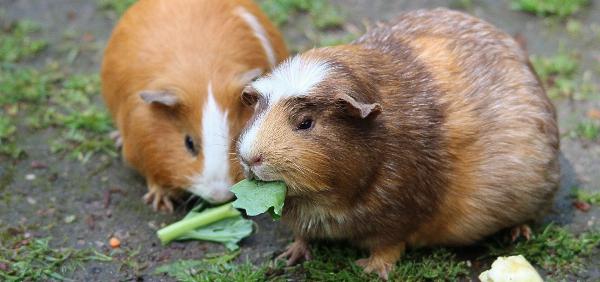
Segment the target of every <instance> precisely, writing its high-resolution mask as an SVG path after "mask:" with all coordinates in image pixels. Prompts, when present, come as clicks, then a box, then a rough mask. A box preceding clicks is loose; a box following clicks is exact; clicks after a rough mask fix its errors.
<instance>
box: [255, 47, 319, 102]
mask: <svg viewBox="0 0 600 282" xmlns="http://www.w3.org/2000/svg"><path fill="white" fill-rule="evenodd" d="M330 70H331V66H330V64H329V63H328V62H326V61H323V60H319V59H306V58H303V57H301V56H295V57H293V58H291V59H287V60H285V62H283V63H281V64H280V65H279V66H277V67H276V68H275V69H274V70H273V72H272V73H271V74H270V75H268V76H266V77H262V78H259V79H258V80H257V81H255V82H254V83H252V87H254V89H256V91H258V93H260V95H262V96H263V97H264V98H265V99H267V101H268V103H269V105H275V104H276V103H277V101H279V100H282V99H285V98H289V97H301V96H306V95H308V94H309V93H310V91H311V90H312V88H313V87H315V86H316V85H317V84H319V83H320V82H321V81H323V80H324V79H325V78H327V75H328V74H329V72H330Z"/></svg>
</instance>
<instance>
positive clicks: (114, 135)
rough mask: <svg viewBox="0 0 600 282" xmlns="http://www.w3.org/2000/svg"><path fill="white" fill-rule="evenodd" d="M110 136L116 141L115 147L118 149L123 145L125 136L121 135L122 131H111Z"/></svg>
mask: <svg viewBox="0 0 600 282" xmlns="http://www.w3.org/2000/svg"><path fill="white" fill-rule="evenodd" d="M108 136H109V137H110V139H112V140H113V141H114V142H115V147H116V148H117V150H119V149H121V148H122V147H123V137H121V132H119V131H118V130H115V131H113V132H111V133H110V134H109V135H108Z"/></svg>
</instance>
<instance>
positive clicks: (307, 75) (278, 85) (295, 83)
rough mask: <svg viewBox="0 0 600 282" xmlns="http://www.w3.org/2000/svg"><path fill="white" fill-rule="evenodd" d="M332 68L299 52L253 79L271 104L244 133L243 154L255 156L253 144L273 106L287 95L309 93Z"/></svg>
mask: <svg viewBox="0 0 600 282" xmlns="http://www.w3.org/2000/svg"><path fill="white" fill-rule="evenodd" d="M330 71H331V66H330V64H329V63H327V62H326V61H322V60H318V59H306V58H303V57H300V56H295V57H293V58H291V59H287V60H286V61H285V62H283V63H281V64H280V65H279V66H277V67H276V68H275V69H274V70H273V72H272V73H271V74H270V75H268V76H265V77H262V78H260V79H258V80H257V81H255V82H253V83H252V87H253V88H254V89H255V90H256V91H257V92H258V93H259V94H260V95H261V96H262V97H263V98H264V99H265V100H266V102H267V105H268V106H267V108H266V109H265V110H264V111H263V112H261V113H259V116H257V117H256V119H255V120H254V122H253V123H252V124H251V125H250V126H249V127H248V128H247V130H246V131H245V132H244V133H243V134H242V136H241V137H240V140H239V144H238V145H239V153H240V156H241V157H243V158H245V159H250V158H251V157H253V156H252V154H253V153H255V152H252V145H253V144H254V142H255V141H256V137H257V134H258V131H259V129H260V127H261V126H262V123H263V122H264V119H265V116H266V115H267V113H268V112H269V111H271V109H272V108H273V106H275V105H276V104H277V103H278V102H279V101H281V100H284V99H286V98H291V97H302V96H307V95H309V94H310V92H311V90H312V89H313V88H314V87H315V86H316V85H317V84H319V83H321V82H322V81H323V80H324V79H326V78H327V76H328V75H329V73H330Z"/></svg>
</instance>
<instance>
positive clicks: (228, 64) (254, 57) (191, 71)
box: [102, 0, 287, 211]
mask: <svg viewBox="0 0 600 282" xmlns="http://www.w3.org/2000/svg"><path fill="white" fill-rule="evenodd" d="M286 57H287V50H286V47H285V43H284V41H283V39H282V37H281V35H280V33H279V31H278V30H277V29H276V27H275V26H273V24H272V23H270V22H269V20H268V18H267V17H266V16H265V15H264V14H263V13H262V12H261V11H260V9H259V7H258V6H257V5H256V4H254V3H253V2H252V1H250V0H227V1H224V0H140V1H138V2H137V3H136V4H134V5H133V6H132V7H131V8H130V9H129V10H128V11H127V12H126V13H125V15H124V16H123V18H122V19H121V20H120V21H119V23H118V24H117V26H116V27H115V29H114V31H113V33H112V35H111V38H110V40H109V42H108V46H107V48H106V50H105V53H104V59H103V63H102V93H103V96H104V101H105V103H106V105H107V106H108V108H109V110H110V112H111V114H112V117H113V119H114V120H115V123H116V126H117V128H118V131H119V133H120V139H121V140H122V154H123V158H124V160H125V161H126V162H127V163H128V164H130V165H131V166H132V167H133V168H135V169H136V170H138V171H139V172H140V173H141V174H142V175H143V176H144V177H145V178H146V182H147V186H148V193H147V194H146V195H145V196H144V200H145V201H146V202H147V203H149V204H150V203H151V204H152V206H153V208H154V209H155V210H163V211H165V210H166V211H172V210H173V204H172V201H171V199H172V197H176V196H177V195H179V194H181V193H180V192H183V191H184V190H187V191H189V192H191V193H193V194H196V195H199V196H200V197H202V198H204V199H205V200H207V201H209V202H212V203H220V202H225V201H227V200H229V199H231V198H232V197H233V194H232V193H231V192H230V191H229V188H230V186H231V184H233V183H235V182H234V181H237V180H240V179H242V178H243V173H242V171H241V168H240V166H239V163H238V161H237V159H236V158H235V157H234V155H233V154H234V153H235V142H234V141H233V140H235V139H236V138H237V137H238V135H239V133H240V131H241V130H242V128H243V126H244V124H245V123H246V121H247V120H248V119H249V118H250V117H251V115H252V109H250V108H248V107H245V106H244V105H243V104H242V102H240V99H239V93H240V92H241V91H242V89H243V87H244V86H245V85H246V84H247V83H249V82H250V81H251V80H252V79H254V78H256V77H258V76H259V75H260V74H262V73H263V72H266V71H268V70H270V69H271V68H272V67H273V66H274V65H276V64H277V63H278V62H280V61H282V60H283V59H285V58H286Z"/></svg>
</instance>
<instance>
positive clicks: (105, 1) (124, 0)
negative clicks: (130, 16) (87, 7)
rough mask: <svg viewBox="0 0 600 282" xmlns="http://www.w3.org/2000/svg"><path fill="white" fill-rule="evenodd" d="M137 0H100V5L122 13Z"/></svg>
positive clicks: (118, 13)
mask: <svg viewBox="0 0 600 282" xmlns="http://www.w3.org/2000/svg"><path fill="white" fill-rule="evenodd" d="M135 2H137V0H99V1H98V5H99V6H100V8H102V9H103V10H107V11H112V12H115V13H117V15H122V14H123V13H125V11H127V9H128V8H129V7H130V6H131V5H133V4H134V3H135Z"/></svg>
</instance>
